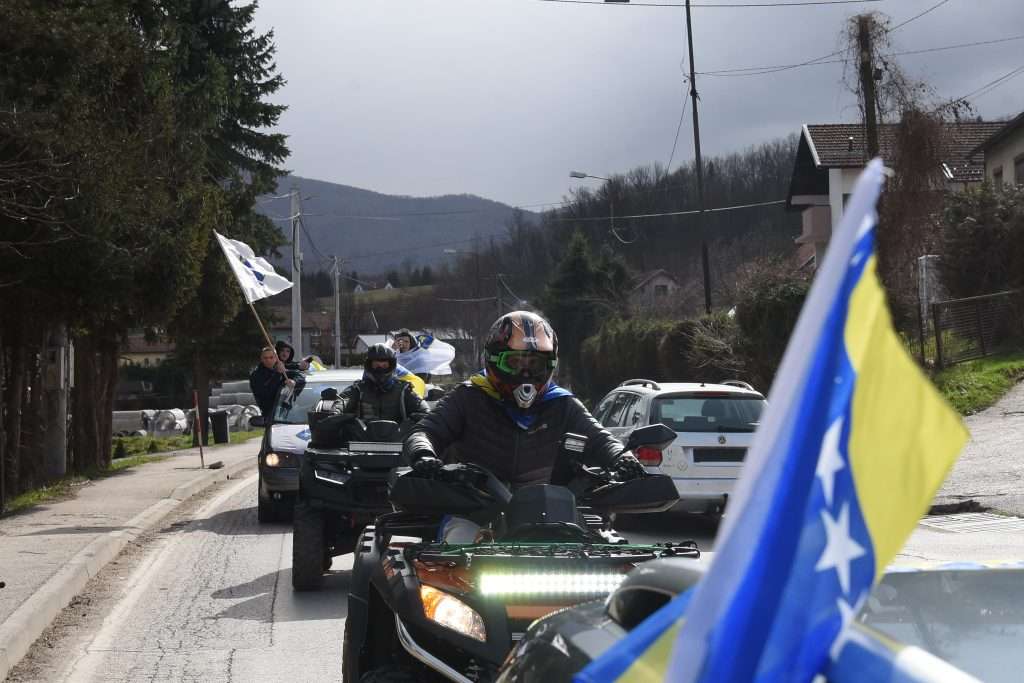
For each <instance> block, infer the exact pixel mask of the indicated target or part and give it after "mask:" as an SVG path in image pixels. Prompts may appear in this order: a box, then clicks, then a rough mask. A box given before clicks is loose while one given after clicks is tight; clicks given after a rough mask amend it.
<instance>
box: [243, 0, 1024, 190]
mask: <svg viewBox="0 0 1024 683" xmlns="http://www.w3.org/2000/svg"><path fill="white" fill-rule="evenodd" d="M661 1H663V2H676V1H678V2H680V3H681V2H683V0H661ZM710 1H711V0H694V2H695V3H700V2H710ZM716 1H717V2H720V3H722V2H724V3H738V2H740V1H741V0H716ZM748 1H749V0H748ZM780 1H782V2H790V1H792V0H780ZM938 1H939V0H883V1H882V2H875V3H865V4H858V5H836V6H826V7H822V6H803V7H788V8H742V9H740V8H729V9H721V8H710V7H709V8H697V7H695V8H694V9H693V21H694V44H695V55H694V61H695V62H696V66H697V71H698V73H699V72H701V71H711V70H716V69H727V68H732V67H746V66H752V65H776V64H791V63H795V62H801V61H806V60H809V59H813V58H816V57H820V56H822V55H825V54H827V53H829V52H832V51H834V50H836V49H837V48H838V47H839V46H840V40H839V34H840V31H841V30H842V29H843V26H844V21H845V19H846V17H848V16H849V15H851V14H854V13H856V12H857V11H858V10H868V9H871V10H877V11H881V12H884V13H886V14H888V15H889V16H890V17H892V18H893V20H894V22H896V23H898V22H900V21H902V20H904V19H907V18H909V17H912V16H914V15H915V14H918V13H919V12H921V11H923V10H925V9H928V8H929V7H931V6H933V5H935V4H936V3H937V2H938ZM257 20H258V25H259V26H258V27H259V29H260V30H267V29H271V28H272V29H273V30H274V31H275V35H276V43H277V46H278V66H279V69H280V70H281V72H282V74H283V75H284V77H285V78H286V79H287V81H288V84H287V85H286V86H285V88H284V89H283V90H282V91H281V92H280V93H279V94H278V96H277V100H278V101H280V102H281V103H283V104H286V105H288V107H289V109H288V111H287V112H286V113H285V114H284V116H283V117H282V120H281V130H282V131H283V132H285V133H287V134H288V135H289V136H290V142H289V144H290V147H291V150H292V156H291V159H290V160H289V162H288V166H289V168H291V169H292V170H293V171H294V172H295V173H296V174H298V175H302V176H306V177H310V178H317V179H320V180H328V181H332V182H338V183H344V184H347V185H355V186H357V187H362V188H366V189H370V190H375V191H378V192H385V193H391V194H408V195H419V196H429V195H438V194H449V193H453V194H458V193H473V194H478V195H481V196H484V197H488V198H491V199H496V200H499V201H503V202H506V203H509V204H534V203H537V202H550V201H557V200H559V199H560V198H562V197H563V196H564V195H565V193H566V192H567V191H568V189H569V188H571V187H572V186H573V185H574V183H577V182H579V181H574V180H570V179H569V177H568V174H569V171H570V169H579V170H582V171H586V172H589V173H593V174H596V175H606V174H608V173H615V172H622V171H625V170H628V169H630V168H632V167H634V166H637V165H642V164H649V163H652V162H655V161H659V162H661V163H662V164H664V163H666V162H667V161H668V157H669V154H670V152H671V149H672V141H673V139H674V137H675V133H676V127H677V124H678V122H679V116H680V108H681V106H682V102H683V96H684V88H685V84H684V81H683V78H682V74H683V72H682V68H683V67H685V60H684V56H685V51H686V32H685V14H684V12H683V10H682V9H677V8H660V7H638V6H621V5H585V4H578V5H573V4H561V3H554V2H542V1H540V0H304V1H303V2H294V1H293V0H262V2H261V6H260V9H259V11H258V13H257ZM1022 34H1024V2H1022V1H1021V0H948V2H946V3H945V4H943V5H942V6H941V7H939V8H938V9H936V10H935V11H933V12H931V13H929V14H928V15H926V16H924V17H922V18H920V19H918V20H916V21H914V22H912V23H910V24H908V25H907V26H906V27H905V28H902V29H900V30H899V31H897V32H895V33H894V34H893V35H892V39H893V43H894V45H895V48H896V49H898V50H917V49H924V48H931V47H941V46H947V45H954V44H959V43H967V42H975V41H986V40H994V39H1000V38H1006V37H1012V36H1018V35H1022ZM899 59H900V61H901V64H902V65H903V67H904V68H905V70H906V71H907V72H909V73H910V74H911V75H915V76H918V77H921V78H924V79H925V80H927V81H928V82H929V83H930V84H931V85H932V86H934V88H935V89H936V90H937V91H938V93H940V94H941V95H943V96H948V97H954V96H960V95H964V94H967V93H968V92H970V91H972V90H974V89H976V88H978V87H980V86H982V85H984V84H986V83H988V82H989V81H991V80H993V79H995V78H997V77H999V76H1001V75H1003V74H1005V73H1007V72H1009V71H1010V70H1012V69H1013V68H1015V67H1020V66H1024V40H1019V41H1012V42H1005V43H1001V44H997V45H989V46H982V47H973V48H966V49H960V50H950V51H946V52H936V53H931V54H925V55H914V56H905V57H900V58H899ZM687 68H688V67H687ZM842 75H843V65H842V64H825V65H819V66H812V67H807V68H800V69H791V70H788V71H782V72H779V73H775V74H770V75H764V76H753V77H744V78H735V77H731V78H726V77H711V76H703V77H702V76H700V75H698V77H697V85H698V90H699V91H700V96H701V105H700V116H701V141H702V148H703V151H704V154H705V156H709V155H713V154H718V153H727V152H731V151H735V150H739V149H742V148H744V147H747V146H749V145H752V144H756V143H758V142H761V141H765V140H768V139H771V138H774V137H778V136H784V135H787V134H789V133H793V132H796V131H798V130H799V128H800V126H801V124H803V123H806V122H812V123H813V122H819V123H821V122H834V121H851V120H855V118H856V116H857V111H856V108H855V102H854V100H853V96H852V95H851V94H850V93H849V92H847V91H846V89H845V88H844V86H843V85H842V83H841V78H842ZM975 105H976V108H977V111H978V113H979V114H981V115H982V116H984V117H986V118H989V117H1005V116H1008V115H1013V114H1017V113H1019V112H1020V111H1022V110H1024V75H1021V76H1018V77H1017V78H1016V79H1014V80H1011V81H1009V82H1007V83H1006V84H1005V85H1003V86H1001V87H999V88H996V89H994V90H992V91H991V92H990V93H988V94H987V95H985V96H983V97H981V98H979V99H977V100H976V101H975ZM692 155H693V139H692V128H691V121H690V114H689V112H687V118H686V121H685V122H684V125H683V129H682V132H681V134H680V140H679V145H678V149H677V150H676V157H675V159H676V160H675V162H674V163H673V167H675V166H678V165H679V164H681V163H685V162H687V161H689V160H690V158H691V157H692Z"/></svg>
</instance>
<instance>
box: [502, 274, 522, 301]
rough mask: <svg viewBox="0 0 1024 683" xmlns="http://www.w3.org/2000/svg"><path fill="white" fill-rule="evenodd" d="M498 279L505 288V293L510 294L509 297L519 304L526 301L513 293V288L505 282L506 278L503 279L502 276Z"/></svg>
mask: <svg viewBox="0 0 1024 683" xmlns="http://www.w3.org/2000/svg"><path fill="white" fill-rule="evenodd" d="M497 277H498V282H500V283H501V286H502V287H504V288H505V291H506V292H508V293H509V296H511V297H512V298H513V299H515V300H516V301H517V302H519V301H525V299H523V297H521V296H519V295H518V294H516V293H515V292H513V291H512V288H511V287H509V286H508V283H507V282H505V278H503V277H502V276H501V275H500V274H499V275H498V276H497Z"/></svg>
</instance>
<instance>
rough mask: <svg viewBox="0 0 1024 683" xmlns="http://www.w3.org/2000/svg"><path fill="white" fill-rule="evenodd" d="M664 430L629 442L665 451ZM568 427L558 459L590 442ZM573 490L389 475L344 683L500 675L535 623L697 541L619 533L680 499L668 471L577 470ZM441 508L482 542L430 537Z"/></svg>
mask: <svg viewBox="0 0 1024 683" xmlns="http://www.w3.org/2000/svg"><path fill="white" fill-rule="evenodd" d="M674 437H675V434H674V433H673V432H671V430H669V429H667V428H666V427H664V426H663V425H652V426H651V427H645V428H642V429H638V430H636V431H635V432H634V433H633V436H632V437H631V438H630V443H628V444H627V446H628V447H630V448H636V447H639V446H648V447H654V448H664V447H665V446H667V445H668V443H670V442H671V440H672V439H673V438H674ZM585 443H586V440H585V438H584V437H579V436H576V435H567V436H566V437H565V439H564V440H563V455H565V457H566V458H567V459H570V460H571V459H572V458H573V457H574V455H573V454H577V453H580V452H582V451H583V449H584V446H585ZM573 469H574V471H575V474H574V476H573V477H572V479H571V481H568V482H566V485H554V484H538V485H532V486H524V487H522V488H520V489H518V490H517V491H515V493H512V492H511V491H509V489H508V488H507V487H506V486H505V485H504V484H503V483H502V482H501V481H499V480H498V479H497V478H496V477H494V475H493V474H491V473H490V472H488V471H487V470H485V469H483V468H481V467H478V466H475V465H468V464H457V465H446V466H444V467H443V468H442V470H441V472H440V473H439V474H438V475H436V476H434V477H426V478H425V477H423V476H422V475H420V474H419V473H417V472H415V471H413V470H409V469H407V468H404V469H398V470H396V471H395V473H394V474H393V475H392V484H391V488H390V499H391V502H392V504H393V505H394V506H395V508H396V510H397V511H396V512H392V513H389V514H385V515H382V516H380V517H379V518H378V519H377V520H376V522H375V523H374V525H373V526H368V527H366V530H365V531H364V532H363V533H362V535H361V537H360V539H359V541H358V547H357V548H356V551H355V552H356V556H355V561H354V566H353V573H352V581H351V588H350V592H349V599H348V616H347V619H346V622H345V642H344V646H343V647H344V656H343V661H344V664H343V667H344V676H343V679H344V680H345V681H348V682H349V683H357V682H361V683H409V682H411V681H433V680H450V681H459V682H466V683H468V682H470V681H473V682H483V681H492V680H494V677H495V676H496V675H497V672H498V669H499V667H500V666H501V664H502V662H503V660H504V659H505V658H506V656H507V654H508V653H509V651H510V650H511V649H512V647H513V645H514V644H515V643H516V642H517V641H518V640H519V639H521V638H522V637H523V634H524V633H525V632H526V630H527V627H528V626H529V624H530V623H532V622H533V621H534V620H536V619H538V618H540V617H542V616H545V615H547V614H549V613H551V612H553V611H556V610H559V609H562V608H564V607H569V606H572V605H576V604H579V603H581V602H585V601H590V600H595V599H602V598H604V597H606V596H607V595H608V594H609V593H611V592H612V591H613V590H614V589H615V588H616V587H617V586H618V585H619V583H620V582H621V581H622V579H623V578H624V576H625V574H626V573H627V572H628V571H630V570H631V569H633V568H634V567H636V566H637V565H638V564H640V563H643V562H647V561H650V560H653V559H656V558H661V557H698V556H699V554H700V553H699V551H698V549H697V546H696V544H695V543H693V542H692V541H687V542H684V543H677V544H651V545H632V544H629V543H628V541H626V540H625V539H623V538H621V537H620V536H619V535H618V534H617V533H616V532H615V531H614V530H613V529H612V522H613V521H614V515H615V513H618V512H628V513H640V512H661V511H664V510H668V509H669V508H671V507H672V506H673V505H674V504H675V503H676V501H677V500H678V494H677V492H676V488H675V486H674V484H673V482H672V480H671V478H670V477H667V476H664V475H644V476H642V477H640V478H634V479H629V480H626V481H620V480H618V479H617V478H616V474H615V473H613V472H609V471H606V470H602V469H599V468H590V467H584V466H582V465H578V464H577V465H576V466H575V467H574V468H573ZM446 515H457V516H459V517H463V518H468V519H470V520H472V521H474V522H476V523H478V524H480V525H481V532H480V534H478V536H477V540H476V542H475V543H473V544H470V545H455V544H449V543H444V542H440V541H437V540H435V539H436V538H438V533H439V529H440V527H441V525H442V520H443V518H444V517H445V516H446Z"/></svg>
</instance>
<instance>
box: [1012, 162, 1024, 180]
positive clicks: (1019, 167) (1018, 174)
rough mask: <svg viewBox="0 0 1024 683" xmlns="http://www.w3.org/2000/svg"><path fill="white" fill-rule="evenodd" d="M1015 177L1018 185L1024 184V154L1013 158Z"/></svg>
mask: <svg viewBox="0 0 1024 683" xmlns="http://www.w3.org/2000/svg"><path fill="white" fill-rule="evenodd" d="M1013 178H1014V182H1015V183H1017V184H1018V185H1024V154H1021V155H1020V156H1019V157H1017V158H1016V159H1014V160H1013Z"/></svg>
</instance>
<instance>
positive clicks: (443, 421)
mask: <svg viewBox="0 0 1024 683" xmlns="http://www.w3.org/2000/svg"><path fill="white" fill-rule="evenodd" d="M535 411H536V412H534V413H533V414H534V419H533V422H532V425H531V426H530V428H529V429H523V428H522V427H520V426H519V425H517V424H516V422H515V421H514V420H513V419H512V418H511V417H510V416H509V414H508V413H507V412H506V410H505V407H504V406H503V405H502V403H501V402H500V401H498V400H496V399H494V398H491V397H490V396H488V395H487V394H485V393H484V391H483V390H481V389H480V388H478V387H475V386H473V385H471V384H469V383H466V384H463V385H460V386H458V387H456V388H455V389H454V390H453V391H451V392H449V393H448V394H447V395H446V396H445V397H444V398H443V399H441V402H440V403H438V404H437V406H435V407H434V409H433V410H432V411H431V412H430V413H428V414H427V416H426V417H425V418H423V420H421V421H420V423H419V424H418V425H416V427H415V428H414V429H413V431H412V433H411V434H409V436H408V437H407V438H406V440H405V447H404V452H405V455H406V457H408V458H409V460H410V462H412V461H414V460H417V459H419V458H420V457H423V456H425V455H434V456H435V457H441V455H443V456H444V458H443V459H444V460H446V461H448V462H471V463H474V464H477V465H481V466H482V467H486V468H487V469H488V470H490V471H491V472H492V473H493V474H494V475H495V476H496V477H498V478H499V479H501V480H503V481H506V482H508V483H510V484H511V485H512V486H513V487H514V488H518V487H520V486H525V485H527V484H546V483H549V482H550V481H551V474H552V470H553V469H554V468H555V465H556V463H557V462H559V459H560V458H561V457H563V456H562V446H561V440H562V437H564V436H565V435H566V434H567V433H573V434H580V435H582V436H586V437H587V439H588V440H587V448H586V450H585V451H584V452H583V454H582V457H581V460H582V461H583V462H584V463H586V464H590V465H598V466H602V467H607V466H610V465H611V464H612V461H613V460H614V459H615V458H616V456H618V455H619V454H620V453H622V452H623V451H624V450H625V448H624V447H623V445H622V444H621V443H619V441H618V440H616V439H615V437H613V436H612V435H611V434H609V433H608V432H607V431H606V430H605V429H604V427H602V426H601V424H600V423H599V422H598V421H597V420H595V419H594V418H593V417H592V416H591V415H590V413H589V412H588V411H587V409H586V408H585V407H583V404H582V403H580V402H579V400H578V399H576V398H575V397H574V396H560V397H558V398H553V399H551V400H549V401H546V402H544V403H541V404H540V405H539V406H536V407H535ZM449 447H451V448H449ZM439 454H441V455H439Z"/></svg>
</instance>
